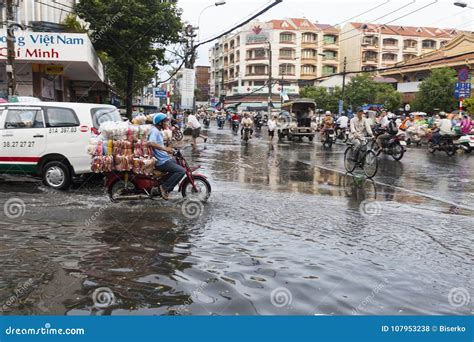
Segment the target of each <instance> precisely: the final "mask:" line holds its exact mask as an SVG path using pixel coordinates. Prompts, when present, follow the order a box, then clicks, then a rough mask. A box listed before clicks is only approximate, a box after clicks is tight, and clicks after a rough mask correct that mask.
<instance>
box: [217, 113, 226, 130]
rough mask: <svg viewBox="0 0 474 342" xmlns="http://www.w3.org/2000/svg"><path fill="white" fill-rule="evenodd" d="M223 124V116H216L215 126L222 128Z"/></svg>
mask: <svg viewBox="0 0 474 342" xmlns="http://www.w3.org/2000/svg"><path fill="white" fill-rule="evenodd" d="M224 124H225V116H218V117H217V127H218V128H219V129H224Z"/></svg>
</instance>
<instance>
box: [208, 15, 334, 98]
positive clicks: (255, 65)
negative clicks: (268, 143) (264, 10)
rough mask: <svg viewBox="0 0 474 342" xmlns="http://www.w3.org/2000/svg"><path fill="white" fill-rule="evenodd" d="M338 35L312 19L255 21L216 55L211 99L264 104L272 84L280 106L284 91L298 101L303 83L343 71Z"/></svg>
mask: <svg viewBox="0 0 474 342" xmlns="http://www.w3.org/2000/svg"><path fill="white" fill-rule="evenodd" d="M338 35H339V30H338V29H337V28H334V27H332V26H330V25H319V24H314V23H312V22H311V21H309V20H307V19H296V18H291V19H284V20H271V21H269V22H260V21H253V22H251V23H249V24H248V25H246V26H244V27H243V28H242V30H240V31H239V32H237V33H234V34H230V35H228V36H225V37H223V38H221V39H220V40H219V41H218V42H217V43H216V44H215V45H214V47H213V48H211V49H210V64H211V70H210V93H211V96H214V97H219V96H221V95H225V96H226V97H227V101H226V102H251V103H252V102H253V103H258V104H261V103H264V102H266V101H267V100H268V96H269V89H268V84H269V80H270V79H271V80H272V87H271V88H272V89H271V92H272V98H273V102H274V103H278V102H279V99H280V94H281V92H282V91H284V92H285V93H287V94H288V95H290V96H291V95H297V94H298V93H299V84H301V82H304V81H307V82H309V83H311V82H314V81H313V80H314V79H316V78H317V77H320V76H323V75H328V74H332V73H335V72H337V71H338V66H339V46H338V43H337V42H338ZM270 56H271V58H270ZM281 84H283V87H282V86H281Z"/></svg>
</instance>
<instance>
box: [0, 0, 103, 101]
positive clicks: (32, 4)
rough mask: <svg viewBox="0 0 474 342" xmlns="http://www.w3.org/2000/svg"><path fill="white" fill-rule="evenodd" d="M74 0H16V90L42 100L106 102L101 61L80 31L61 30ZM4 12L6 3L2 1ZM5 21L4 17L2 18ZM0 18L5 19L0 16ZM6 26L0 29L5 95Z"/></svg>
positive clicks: (2, 93) (0, 88)
mask: <svg viewBox="0 0 474 342" xmlns="http://www.w3.org/2000/svg"><path fill="white" fill-rule="evenodd" d="M75 2H76V1H74V0H55V1H41V2H40V1H27V0H18V1H15V2H14V4H15V7H14V12H15V22H17V23H18V24H20V27H18V28H17V29H16V30H15V40H14V44H15V75H16V77H15V78H16V84H17V87H16V94H17V95H20V96H34V97H38V98H40V99H41V100H43V101H80V102H107V100H108V99H107V95H108V87H107V86H106V80H105V75H104V68H103V65H102V63H101V61H100V59H99V58H98V56H97V54H96V52H95V49H94V47H93V44H92V42H91V40H90V39H89V37H88V35H87V34H84V33H67V32H64V31H65V29H64V25H62V22H63V21H64V19H65V18H66V16H67V15H68V14H70V13H71V11H72V7H73V5H74V4H75ZM0 13H1V15H2V18H5V14H6V13H5V7H1V11H0ZM2 21H3V20H2ZM3 22H4V21H3ZM6 60H7V31H6V27H5V24H4V28H3V29H1V30H0V97H4V98H6V97H7V94H8V89H7V88H8V85H7V73H6Z"/></svg>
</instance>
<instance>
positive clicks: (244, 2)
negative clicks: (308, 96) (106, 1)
mask: <svg viewBox="0 0 474 342" xmlns="http://www.w3.org/2000/svg"><path fill="white" fill-rule="evenodd" d="M454 1H455V0H438V1H437V2H436V0H431V1H426V0H388V1H387V0H325V1H324V0H283V2H282V3H280V4H278V5H276V6H275V7H273V8H272V9H271V10H269V11H268V12H266V13H265V14H263V15H262V16H260V17H259V19H260V20H265V21H267V20H271V19H282V18H290V17H292V18H307V19H309V20H311V21H313V22H319V23H321V24H331V25H335V24H338V23H341V22H346V20H347V19H349V18H352V17H354V16H357V15H360V14H361V13H363V12H366V11H368V10H370V9H371V8H373V7H376V6H377V5H381V6H380V7H378V8H377V9H374V10H373V11H370V12H368V13H366V14H362V15H360V16H358V17H356V18H354V19H351V20H350V21H362V22H377V23H383V24H388V23H389V24H393V25H407V26H434V27H442V28H456V29H461V30H468V31H474V10H473V9H469V8H467V7H466V8H460V7H457V6H454V5H453V2H454ZM272 2H273V0H271V1H270V0H252V1H250V0H227V1H226V4H225V5H223V6H218V7H215V6H212V7H210V8H207V9H206V10H204V11H203V12H202V15H201V20H200V23H199V26H200V31H201V32H200V38H201V40H205V39H206V38H211V37H214V36H215V35H217V34H219V33H221V32H223V31H225V30H226V29H228V28H230V27H232V26H233V25H234V24H236V23H239V22H241V21H242V20H243V19H245V18H247V17H249V16H250V15H251V14H253V13H255V12H257V11H258V10H259V9H262V8H264V7H265V6H266V5H268V4H270V3H272ZM385 2H387V3H386V4H384V3H385ZM412 2H413V3H412ZM464 2H465V3H467V5H468V6H470V7H474V0H464ZM214 3H215V1H210V0H178V6H179V7H181V8H182V9H183V19H184V20H185V21H187V22H189V23H191V24H193V25H195V26H197V25H198V19H199V14H200V13H201V11H202V10H203V9H204V8H205V7H207V6H210V5H213V4H214ZM410 3H412V4H411V5H409V6H407V7H405V8H403V9H400V10H398V11H396V10H397V9H399V8H400V7H402V6H404V5H407V4H410ZM430 3H434V4H432V5H430V6H428V7H426V8H425V9H422V10H420V11H418V12H415V13H413V12H414V11H416V10H417V9H419V8H421V7H423V6H426V5H428V4H430ZM392 11H396V12H394V13H392V14H389V13H390V12H392ZM381 17H382V18H381ZM377 18H380V19H378V20H376V19H377ZM210 46H211V44H207V45H204V46H202V47H201V48H199V50H198V54H199V55H198V59H197V63H196V65H209V61H208V49H209V47H210Z"/></svg>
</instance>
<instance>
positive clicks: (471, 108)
mask: <svg viewBox="0 0 474 342" xmlns="http://www.w3.org/2000/svg"><path fill="white" fill-rule="evenodd" d="M462 108H463V109H464V110H466V111H467V112H468V113H469V114H471V115H472V114H474V98H472V97H470V98H468V99H464V100H463V101H462Z"/></svg>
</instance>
